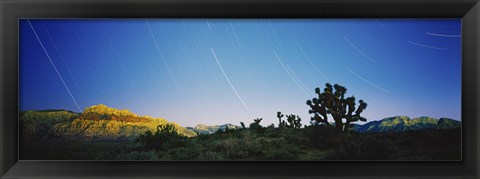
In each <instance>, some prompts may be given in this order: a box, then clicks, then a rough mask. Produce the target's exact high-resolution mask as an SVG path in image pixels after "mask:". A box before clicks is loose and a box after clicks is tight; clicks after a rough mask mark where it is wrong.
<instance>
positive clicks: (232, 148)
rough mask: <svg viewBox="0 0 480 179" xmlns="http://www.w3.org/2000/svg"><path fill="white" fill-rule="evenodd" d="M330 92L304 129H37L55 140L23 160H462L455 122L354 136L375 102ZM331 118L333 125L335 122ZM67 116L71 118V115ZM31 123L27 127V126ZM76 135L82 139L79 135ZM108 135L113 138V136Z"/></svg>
mask: <svg viewBox="0 0 480 179" xmlns="http://www.w3.org/2000/svg"><path fill="white" fill-rule="evenodd" d="M325 86H326V87H325V88H324V89H323V91H321V90H320V88H317V89H315V93H316V97H315V98H313V99H311V100H308V101H307V102H306V104H307V105H308V106H309V113H310V114H312V118H311V119H310V125H304V126H302V125H301V119H300V117H299V116H296V115H294V114H291V115H284V114H282V113H281V112H278V113H277V118H278V124H277V125H275V124H271V125H269V126H262V125H261V124H260V123H261V121H262V118H257V119H254V121H253V122H252V123H250V124H249V125H248V126H247V125H245V124H244V123H243V122H242V123H241V127H239V128H235V129H229V128H226V129H225V130H221V131H217V132H216V133H213V134H200V133H197V135H196V136H194V137H192V136H190V137H187V136H186V135H185V132H182V131H181V130H180V129H181V128H179V127H178V126H175V125H174V124H168V123H166V124H161V125H158V126H157V128H156V130H153V131H151V130H147V131H146V132H143V133H141V134H140V135H138V137H136V138H134V139H133V140H132V139H131V138H126V139H122V138H116V139H115V140H98V139H97V140H93V139H91V140H82V138H81V137H80V136H79V137H77V138H76V139H75V140H72V139H66V138H64V137H61V135H58V133H53V134H54V135H53V136H49V135H51V134H52V133H51V132H49V131H51V127H48V126H49V125H45V126H44V127H42V128H39V126H37V125H31V128H35V129H36V130H32V131H33V132H32V133H34V134H36V135H34V136H38V134H39V133H45V134H46V135H47V136H48V137H41V138H39V137H29V138H24V139H23V140H22V141H21V146H20V148H21V152H20V153H21V156H20V158H21V159H28V160H55V159H57V160H461V130H460V128H459V127H452V128H448V127H445V126H448V124H449V122H448V120H442V121H443V122H442V123H441V124H442V125H438V126H441V127H442V129H440V128H425V129H424V130H410V129H414V128H403V127H404V126H403V125H398V124H403V121H402V120H389V122H386V123H385V125H384V126H383V127H386V129H389V128H391V126H401V127H402V128H401V129H402V130H401V132H398V131H397V132H374V133H368V132H367V133H361V132H356V131H355V130H353V128H354V127H355V126H354V124H353V123H354V122H357V121H366V119H365V118H363V117H362V116H361V113H362V112H363V111H364V110H365V109H366V108H367V103H365V102H364V101H363V100H359V101H358V103H359V104H358V106H357V105H356V100H355V98H354V97H353V96H352V97H345V94H346V88H345V87H343V86H340V85H337V84H335V85H333V86H332V85H330V84H328V83H327V84H326V85H325ZM102 111H103V110H102ZM93 112H95V113H91V114H92V115H93V116H91V117H90V118H96V116H98V115H100V114H101V115H104V113H98V111H93ZM84 113H85V112H84ZM117 113H118V112H117ZM124 113H125V112H124ZM89 114H90V113H89ZM122 114H123V113H122ZM76 115H80V114H76ZM109 115H114V116H115V115H116V113H115V111H114V112H112V113H111V114H109ZM81 116H83V115H81ZM329 117H331V119H332V120H333V123H330V122H329V120H328V118H329ZM60 118H61V119H64V117H60ZM70 118H73V117H70ZM90 118H89V119H90ZM89 119H88V120H86V121H87V122H88V123H89V126H90V125H94V124H96V123H95V122H94V121H92V120H89ZM64 120H65V121H67V123H66V124H68V125H66V126H72V124H71V123H68V121H69V120H71V119H64ZM49 121H50V120H49ZM105 121H106V122H111V121H109V120H105ZM419 121H420V120H419ZM422 121H423V122H428V121H431V120H429V119H427V118H425V119H422V120H421V121H420V122H422ZM445 121H447V122H445ZM23 123H24V122H22V125H25V124H27V123H25V124H23ZM382 124H383V123H382ZM426 124H429V123H419V122H418V123H417V125H419V126H424V127H425V126H432V125H426ZM435 124H436V123H435ZM105 125H107V124H105ZM40 127H41V126H40ZM377 127H378V126H377ZM380 127H382V126H380ZM38 129H45V130H40V131H39V130H38ZM67 129H69V128H67ZM99 129H108V128H99ZM403 129H408V130H403ZM42 131H44V132H42ZM45 131H46V132H45ZM66 131H68V130H66ZM82 132H83V131H82ZM99 132H104V131H93V130H92V131H91V132H90V133H91V136H93V138H94V137H96V135H97V134H98V133H99ZM84 133H85V132H83V133H81V134H84ZM90 133H88V134H89V135H90ZM60 134H65V133H60ZM67 134H69V135H71V134H70V133H67ZM73 134H74V136H76V135H77V133H73ZM79 134H80V133H79ZM104 135H107V136H108V135H110V133H105V134H104ZM41 136H45V135H41ZM132 136H133V135H132ZM104 139H108V137H107V138H104Z"/></svg>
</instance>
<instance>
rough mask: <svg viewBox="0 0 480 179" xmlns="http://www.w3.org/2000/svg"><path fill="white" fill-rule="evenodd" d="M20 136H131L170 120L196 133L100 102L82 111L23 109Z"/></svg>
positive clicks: (105, 138) (84, 138) (181, 132)
mask: <svg viewBox="0 0 480 179" xmlns="http://www.w3.org/2000/svg"><path fill="white" fill-rule="evenodd" d="M20 120H21V121H22V129H23V132H22V133H23V136H24V137H28V138H32V139H36V140H38V139H45V138H49V137H53V136H56V137H62V138H66V139H78V140H86V141H90V140H134V139H135V138H136V137H138V136H139V135H140V134H143V133H145V132H147V131H152V132H155V131H156V130H157V126H158V125H165V124H173V125H174V126H175V128H176V129H177V132H178V133H179V134H181V135H184V136H187V137H193V136H196V134H195V133H194V132H192V131H190V130H187V129H186V128H184V127H182V126H180V125H178V124H176V123H172V122H168V121H167V120H165V119H163V118H153V117H150V116H138V115H136V114H134V113H132V112H130V111H128V110H125V109H124V110H119V109H115V108H110V107H108V106H106V105H103V104H99V105H95V106H91V107H88V108H86V109H85V110H84V111H83V113H74V112H71V111H65V110H57V111H26V112H22V114H21V115H20Z"/></svg>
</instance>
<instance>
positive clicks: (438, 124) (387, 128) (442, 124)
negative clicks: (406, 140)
mask: <svg viewBox="0 0 480 179" xmlns="http://www.w3.org/2000/svg"><path fill="white" fill-rule="evenodd" d="M460 126H461V122H460V121H456V120H453V119H449V118H440V119H435V118H431V117H425V116H423V117H419V118H413V119H410V118H409V117H407V116H395V117H389V118H384V119H382V120H379V121H372V122H368V123H366V124H363V125H358V124H356V125H354V126H353V128H352V130H354V131H357V132H367V133H372V132H403V131H416V130H423V129H453V128H459V127H460Z"/></svg>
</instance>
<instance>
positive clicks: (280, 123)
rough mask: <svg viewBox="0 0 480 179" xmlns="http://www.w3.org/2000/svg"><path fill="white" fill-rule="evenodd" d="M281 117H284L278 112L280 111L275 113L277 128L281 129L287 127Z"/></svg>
mask: <svg viewBox="0 0 480 179" xmlns="http://www.w3.org/2000/svg"><path fill="white" fill-rule="evenodd" d="M283 116H284V115H283V114H282V112H280V111H278V112H277V118H278V128H283V127H285V126H286V125H287V124H286V122H285V121H283V120H282V117H283Z"/></svg>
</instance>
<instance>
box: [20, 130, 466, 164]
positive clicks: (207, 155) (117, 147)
mask: <svg viewBox="0 0 480 179" xmlns="http://www.w3.org/2000/svg"><path fill="white" fill-rule="evenodd" d="M162 135H164V136H162ZM168 135H170V134H166V135H165V134H160V135H159V136H157V137H158V138H157V137H153V136H154V135H152V138H151V140H157V139H160V138H163V137H167V140H164V141H163V142H160V144H158V145H152V144H149V143H147V142H145V141H143V142H140V141H136V142H133V141H96V142H80V141H69V140H61V139H51V140H45V141H39V142H31V141H30V142H28V143H27V145H25V143H23V144H24V145H23V147H22V149H23V151H22V152H21V153H22V154H23V155H22V156H21V158H25V159H33V160H36V159H38V160H44V159H49V160H52V159H60V160H62V159H63V160H460V156H461V140H460V137H461V132H460V129H448V130H433V129H432V130H423V131H408V132H400V133H399V132H396V133H355V132H349V133H338V132H337V131H336V130H335V129H334V128H330V127H326V126H316V127H313V126H310V127H307V128H302V129H294V128H283V129H280V128H262V129H261V130H252V129H238V130H227V131H223V132H217V133H215V134H211V135H200V136H197V137H193V138H186V137H181V136H176V137H173V138H172V139H168V137H172V136H168ZM171 135H176V134H174V133H173V134H171ZM160 136H162V137H160ZM314 136H318V137H314ZM173 139H174V140H173ZM24 142H27V141H24Z"/></svg>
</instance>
